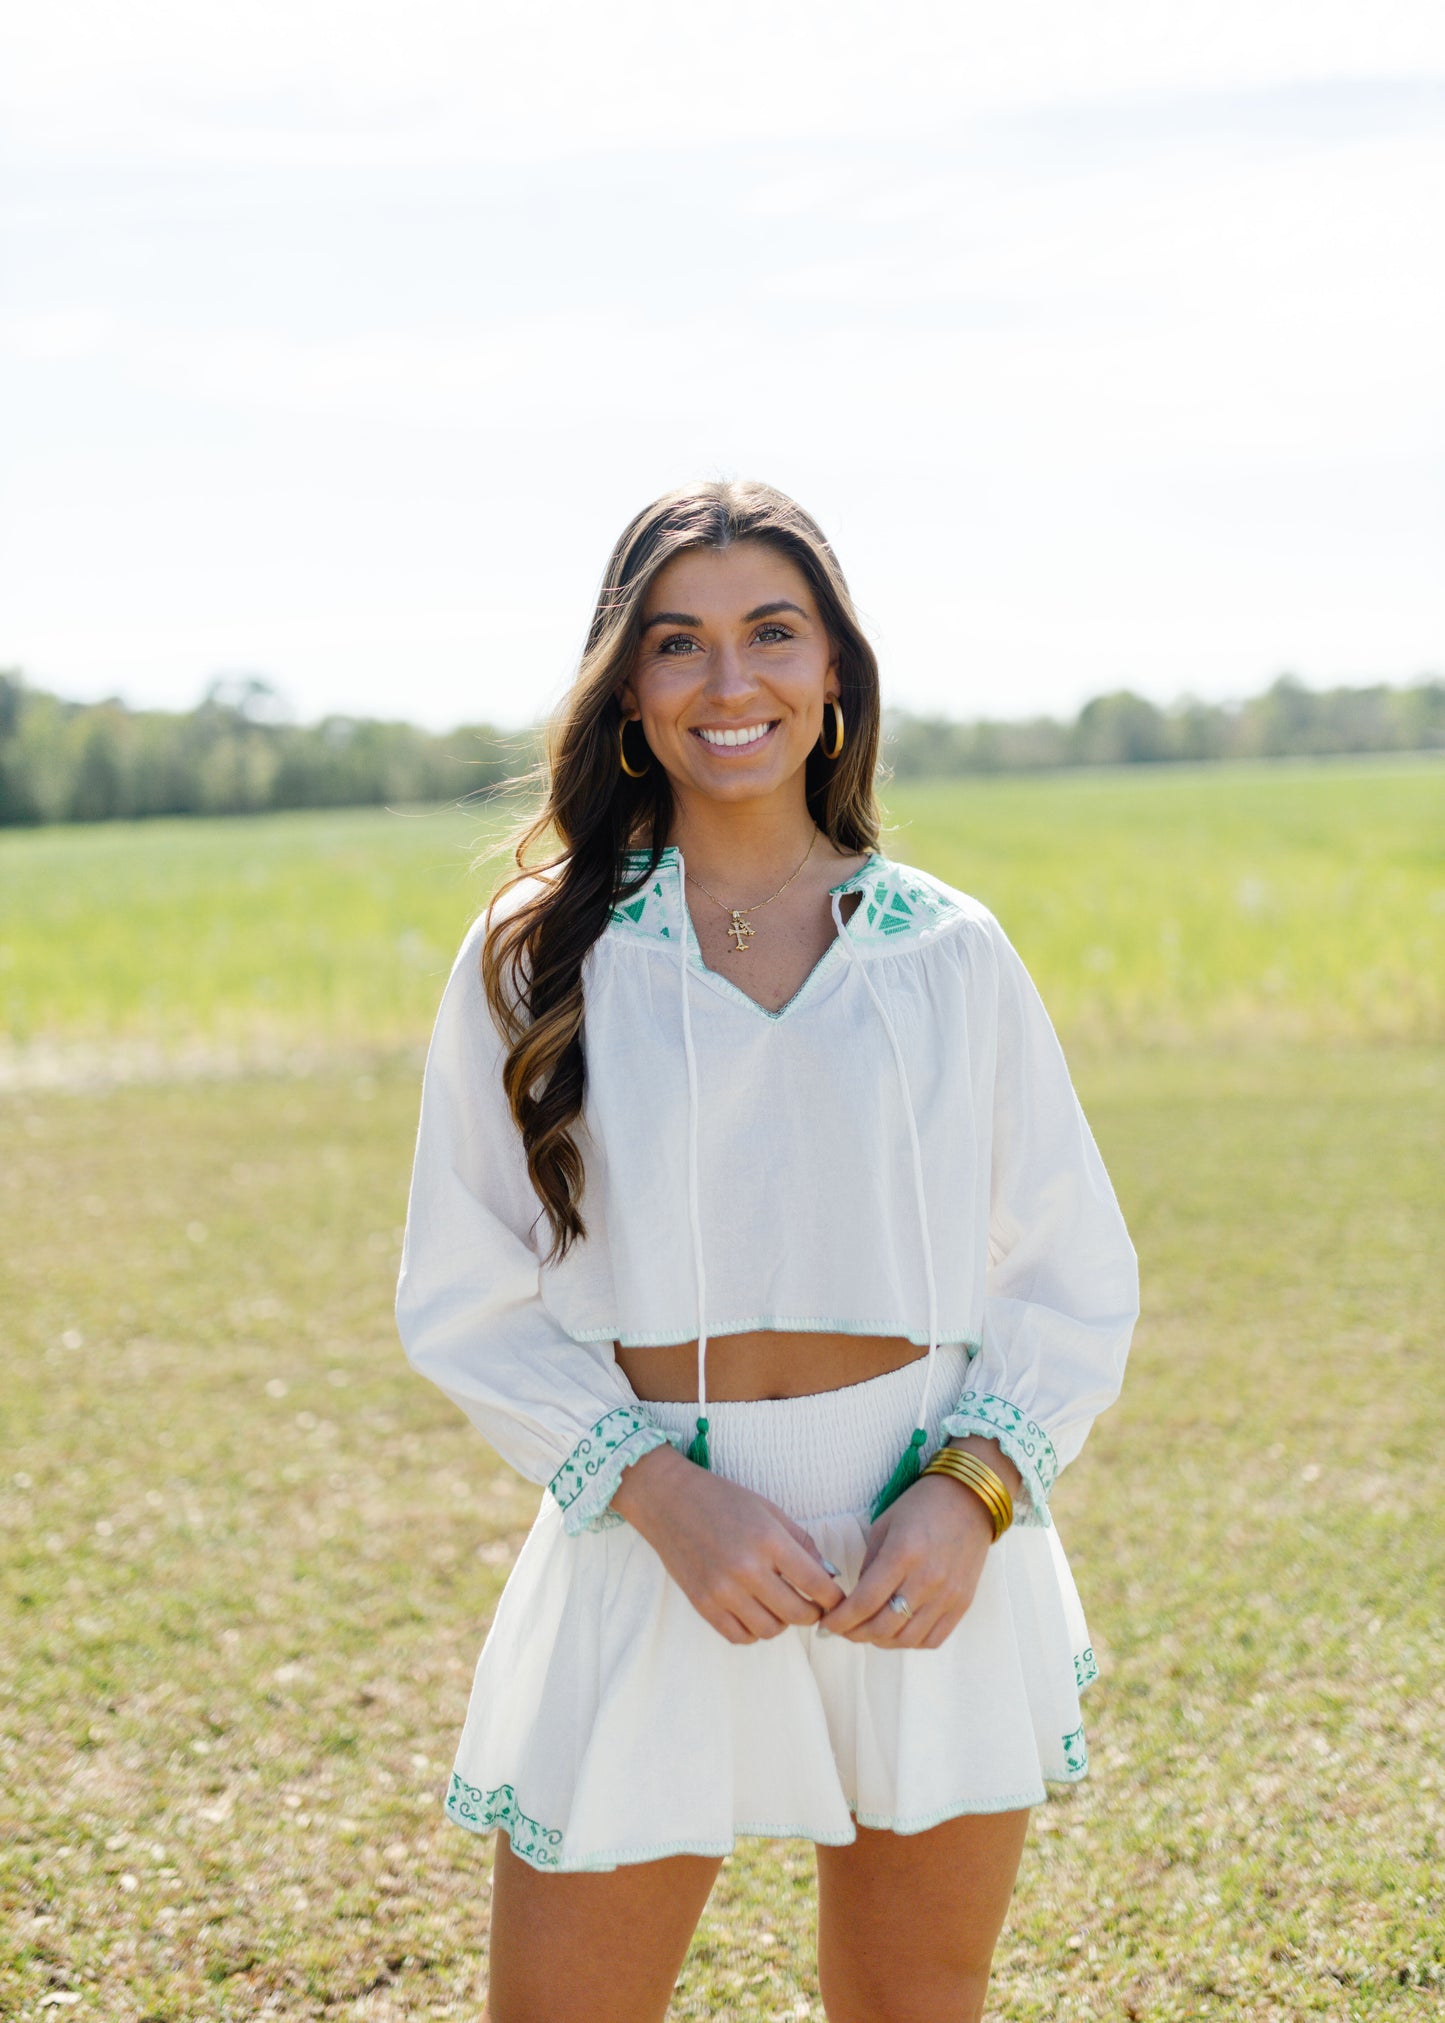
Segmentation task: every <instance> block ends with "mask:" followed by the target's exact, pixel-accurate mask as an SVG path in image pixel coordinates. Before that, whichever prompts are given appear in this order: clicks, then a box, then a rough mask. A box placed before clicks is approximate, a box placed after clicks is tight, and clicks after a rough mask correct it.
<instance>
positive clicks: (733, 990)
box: [657, 843, 883, 1025]
mask: <svg viewBox="0 0 1445 2023" xmlns="http://www.w3.org/2000/svg"><path fill="white" fill-rule="evenodd" d="M677 860H678V850H677V845H676V844H675V843H669V844H668V845H667V846H666V848H665V849H664V850H663V852H662V854H661V856H660V857H659V858H658V860H657V861H658V865H659V867H660V866H662V865H664V864H666V865H669V866H670V867H672V868H673V869H674V870H675V869H676V866H677ZM882 862H883V853H882V851H881V850H873V851H870V852H869V854H868V856H867V857H866V858H865V859H864V860H863V862H862V863H861V864H860V865H859V866H858V869H857V870H856V871H855V872H854V873H853V874H852V876H851V877H849V878H844V879H843V880H842V881H841V882H840V883H839V884H837V885H830V886H829V887H828V896H829V897H830V898H831V897H832V895H833V894H834V893H835V892H852V891H854V890H857V889H860V888H861V886H862V883H863V881H864V880H865V879H866V878H867V877H868V876H869V874H870V873H871V872H873V871H874V870H876V869H877V867H878V865H880V864H881V863H882ZM677 895H678V904H679V906H680V907H681V908H682V919H683V930H684V932H685V934H686V936H687V953H688V960H689V962H690V963H691V964H692V967H693V969H694V971H695V973H696V974H697V975H699V976H701V977H702V978H703V980H704V981H705V982H707V983H709V984H711V985H712V986H713V988H714V989H715V990H717V991H719V992H720V993H721V994H722V995H723V996H724V997H730V998H735V999H736V1000H737V1001H738V1003H739V1004H744V1005H746V1006H747V1008H748V1010H749V1011H751V1012H754V1013H756V1015H757V1016H758V1017H759V1018H760V1019H766V1020H767V1021H768V1023H769V1025H776V1024H777V1023H778V1022H779V1020H780V1019H784V1018H786V1017H787V1016H788V1014H789V1013H790V1012H791V1011H792V1010H793V1009H794V1007H795V1006H797V1005H798V1004H800V1003H801V1002H802V1001H803V999H804V998H806V997H809V996H811V995H812V992H813V989H814V987H815V985H816V984H817V983H818V982H819V981H820V979H821V978H822V977H823V976H825V975H826V974H827V973H828V972H829V971H830V970H831V969H832V968H833V967H834V966H835V965H836V963H837V962H838V960H839V958H840V957H841V956H842V954H843V951H842V950H841V949H840V947H839V946H838V944H839V942H840V940H841V939H842V936H841V935H839V934H836V933H835V934H834V936H833V938H832V940H831V941H830V942H829V943H828V946H827V947H826V948H825V949H824V950H823V953H822V954H821V955H820V956H819V957H818V960H817V961H816V962H815V963H814V964H813V967H812V968H811V969H810V970H809V971H808V974H807V975H806V976H805V977H804V978H803V981H802V982H801V983H800V984H799V985H798V988H797V989H796V990H795V991H794V992H793V995H792V996H791V997H790V998H789V999H788V1000H787V1002H786V1003H785V1004H781V1005H779V1006H778V1009H777V1010H776V1011H769V1010H768V1008H767V1006H766V1005H762V1004H759V1003H758V1001H757V999H756V998H755V997H749V995H748V993H747V992H746V991H745V990H743V989H742V988H741V987H740V986H739V985H737V984H735V983H734V982H733V981H732V979H731V978H730V977H726V976H724V975H723V973H722V971H721V970H717V969H713V968H712V967H711V965H710V964H709V963H707V962H705V961H704V959H703V953H702V943H701V942H700V941H699V940H698V937H697V929H696V928H695V927H694V926H693V924H692V913H691V911H690V909H689V907H688V903H687V892H686V889H685V888H684V886H683V883H682V881H681V879H679V880H678V885H677ZM863 905H864V902H863V900H862V899H861V898H860V900H859V902H858V904H857V905H856V906H855V907H854V908H853V911H852V912H851V913H850V914H848V915H847V917H846V918H845V919H844V922H843V933H844V934H847V935H850V936H851V934H852V931H853V922H854V921H855V920H856V919H857V918H858V915H859V914H860V913H861V912H862V911H863Z"/></svg>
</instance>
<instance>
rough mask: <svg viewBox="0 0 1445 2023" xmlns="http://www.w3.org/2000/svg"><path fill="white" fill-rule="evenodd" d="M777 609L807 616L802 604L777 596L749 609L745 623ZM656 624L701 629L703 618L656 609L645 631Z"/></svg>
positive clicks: (753, 623)
mask: <svg viewBox="0 0 1445 2023" xmlns="http://www.w3.org/2000/svg"><path fill="white" fill-rule="evenodd" d="M775 611H796V612H797V614H798V616H799V618H806V617H807V616H808V614H807V612H806V611H805V610H804V609H803V607H802V605H801V604H793V603H791V602H790V601H789V599H788V598H786V597H779V598H776V599H775V600H774V601H773V602H772V603H771V604H760V605H759V606H758V607H757V609H756V610H755V611H749V612H748V613H747V614H746V615H745V616H744V618H743V623H744V625H755V624H756V623H757V621H758V620H759V619H760V618H771V617H772V615H773V613H774V612H775ZM654 625H691V626H693V627H694V628H695V629H701V626H702V620H701V619H700V618H694V617H693V615H692V613H691V612H690V611H655V612H654V613H653V615H652V617H651V618H646V619H644V620H643V623H642V629H643V631H644V632H651V630H652V628H653V626H654Z"/></svg>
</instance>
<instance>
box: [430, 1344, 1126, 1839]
mask: <svg viewBox="0 0 1445 2023" xmlns="http://www.w3.org/2000/svg"><path fill="white" fill-rule="evenodd" d="M967 1367H968V1353H967V1350H966V1349H965V1348H964V1347H963V1346H962V1345H961V1344H958V1345H955V1344H945V1345H943V1347H941V1348H940V1350H939V1367H938V1370H937V1375H936V1378H935V1382H934V1386H933V1393H934V1396H933V1403H932V1408H931V1411H930V1415H929V1416H930V1421H931V1427H930V1430H931V1432H932V1435H933V1437H932V1439H931V1440H930V1443H929V1447H928V1448H927V1449H926V1450H925V1452H931V1451H932V1447H933V1445H934V1444H936V1441H937V1438H938V1433H937V1430H936V1429H937V1428H938V1427H939V1425H940V1424H941V1422H942V1419H943V1417H944V1416H945V1414H946V1413H947V1412H948V1410H949V1409H950V1406H951V1404H952V1402H953V1400H954V1399H956V1398H957V1396H958V1394H959V1392H960V1391H961V1390H963V1389H964V1388H966V1381H967ZM919 1382H920V1369H919V1365H918V1364H917V1363H912V1364H908V1365H905V1367H904V1368H903V1369H901V1370H896V1371H893V1372H891V1373H890V1374H888V1375H886V1376H883V1377H876V1378H874V1379H872V1380H871V1381H870V1382H868V1383H865V1384H855V1385H850V1386H848V1387H847V1388H846V1389H843V1390H838V1391H826V1392H822V1393H819V1394H816V1395H810V1396H807V1397H802V1398H783V1399H764V1400H759V1401H757V1402H749V1403H745V1404H729V1403H722V1404H714V1403H710V1404H709V1406H708V1420H709V1434H708V1440H709V1446H710V1449H711V1454H712V1466H713V1471H714V1473H716V1474H719V1475H723V1476H727V1477H728V1478H730V1479H731V1480H733V1481H735V1482H740V1483H742V1484H743V1485H744V1486H745V1487H747V1488H750V1489H753V1490H756V1491H757V1492H758V1493H759V1494H761V1495H763V1496H766V1497H768V1498H769V1499H770V1500H771V1501H772V1502H774V1503H776V1504H778V1505H779V1506H780V1507H781V1508H782V1509H784V1510H786V1511H787V1512H788V1514H789V1515H790V1516H791V1517H794V1518H795V1519H796V1520H797V1521H798V1522H799V1523H801V1524H802V1525H803V1526H804V1527H805V1528H806V1530H807V1531H808V1532H809V1534H810V1535H811V1537H812V1538H813V1540H814V1542H815V1543H816V1545H817V1547H818V1550H819V1552H820V1553H821V1554H822V1555H823V1557H824V1558H826V1559H829V1560H831V1561H832V1563H833V1564H834V1565H835V1566H836V1567H838V1568H840V1569H841V1573H842V1585H843V1586H844V1587H845V1588H851V1587H852V1586H853V1584H854V1583H855V1582H856V1581H857V1579H858V1576H859V1573H860V1571H861V1569H862V1562H863V1556H864V1551H865V1547H866V1541H867V1527H868V1515H867V1513H868V1508H869V1506H870V1504H871V1503H872V1501H873V1499H874V1497H876V1496H877V1494H878V1492H879V1490H880V1489H881V1488H882V1486H883V1484H884V1482H886V1481H887V1479H888V1477H889V1476H890V1475H891V1473H892V1471H893V1468H894V1465H895V1463H896V1462H897V1460H898V1457H899V1454H900V1453H901V1452H902V1450H903V1447H904V1445H905V1443H906V1442H907V1439H908V1435H909V1432H910V1430H911V1428H912V1426H913V1424H914V1415H915V1412H916V1408H917V1403H918V1392H919ZM645 1409H646V1411H647V1412H648V1413H650V1414H651V1416H652V1417H653V1418H654V1419H656V1420H657V1421H658V1422H659V1423H660V1424H661V1425H662V1426H663V1428H664V1430H665V1431H666V1432H667V1433H668V1434H669V1436H670V1437H672V1438H673V1439H674V1440H675V1441H676V1443H677V1444H679V1445H682V1446H685V1445H686V1443H687V1441H688V1440H689V1439H690V1438H691V1435H692V1431H693V1424H694V1411H695V1408H694V1407H692V1406H690V1405H660V1404H656V1403H649V1404H648V1405H647V1406H646V1407H645ZM1095 1676H1096V1668H1095V1665H1094V1659H1093V1652H1092V1650H1091V1648H1090V1643H1089V1635H1088V1630H1087V1628H1086V1625H1085V1621H1084V1613H1083V1609H1082V1608H1081V1606H1080V1603H1079V1597H1078V1593H1077V1590H1076V1589H1075V1586H1074V1580H1073V1576H1072V1574H1071V1573H1070V1571H1069V1564H1068V1561H1067V1559H1066V1558H1065V1556H1064V1551H1063V1547H1062V1546H1061V1545H1060V1543H1059V1539H1058V1533H1057V1531H1056V1529H1055V1528H1054V1527H1053V1526H1052V1525H1049V1526H1038V1525H1021V1524H1015V1525H1014V1526H1013V1527H1012V1528H1011V1529H1010V1530H1009V1531H1007V1532H1006V1533H1005V1534H1004V1536H1003V1537H1002V1538H1001V1539H1000V1540H999V1541H998V1543H997V1544H996V1545H993V1546H991V1547H990V1549H989V1553H988V1557H987V1559H986V1560H985V1562H984V1569H983V1574H982V1577H981V1579H980V1581H979V1585H978V1590H977V1592H976V1594H975V1596H974V1599H973V1602H972V1604H971V1606H970V1607H969V1609H968V1611H967V1613H966V1614H965V1615H964V1617H963V1619H962V1621H961V1622H960V1623H959V1625H958V1627H957V1628H956V1629H955V1630H954V1631H953V1633H952V1635H951V1636H950V1637H949V1638H948V1639H947V1641H946V1642H945V1643H944V1644H942V1645H941V1646H940V1647H939V1648H938V1649H937V1650H932V1651H925V1650H901V1651H890V1650H885V1649H881V1648H879V1647H877V1646H874V1645H871V1644H857V1643H854V1642H852V1641H851V1640H850V1639H848V1638H846V1637H834V1636H820V1635H819V1634H818V1632H817V1631H816V1630H815V1629H813V1628H811V1627H809V1628H800V1627H797V1626H794V1625H789V1626H788V1627H787V1628H785V1629H784V1630H782V1631H781V1632H780V1633H779V1634H778V1635H777V1636H775V1637H772V1638H769V1639H765V1640H763V1641H760V1642H758V1643H753V1644H731V1643H729V1642H728V1640H727V1639H726V1638H725V1637H723V1636H721V1635H720V1634H719V1633H718V1632H717V1631H716V1630H714V1629H713V1628H712V1627H711V1625H710V1624H709V1623H707V1622H706V1621H705V1620H704V1619H703V1617H702V1616H700V1615H699V1614H698V1612H697V1610H696V1609H694V1607H693V1606H692V1603H691V1602H690V1601H689V1600H688V1598H687V1596H686V1595H685V1594H684V1593H683V1591H682V1590H681V1588H679V1587H678V1586H677V1584H676V1583H675V1582H674V1581H673V1580H672V1578H671V1577H670V1575H669V1574H668V1573H667V1572H666V1570H665V1569H664V1567H663V1564H662V1561H661V1560H660V1559H659V1558H658V1555H657V1553H656V1552H655V1551H654V1550H653V1548H652V1547H651V1546H650V1545H649V1544H648V1543H647V1541H646V1540H645V1539H644V1538H642V1537H641V1536H640V1534H639V1533H638V1532H636V1531H634V1530H633V1528H632V1526H631V1525H629V1524H617V1525H615V1526H610V1527H608V1528H606V1529H603V1530H599V1531H591V1532H582V1533H580V1534H578V1535H576V1536H574V1537H569V1536H568V1535H567V1533H566V1532H565V1531H564V1530H563V1527H562V1517H561V1513H560V1511H559V1510H558V1508H557V1505H556V1503H555V1501H554V1499H553V1498H552V1497H550V1496H544V1497H543V1499H542V1505H541V1509H540V1511H539V1513H538V1516H537V1519H536V1522H535V1523H534V1524H533V1526H532V1529H531V1531H530V1532H529V1533H528V1535H527V1539H526V1541H525V1543H524V1545H523V1547H522V1550H521V1552H520V1554H519V1555H518V1558H517V1563H516V1566H515V1567H514V1568H513V1570H512V1574H511V1577H510V1579H509V1580H508V1582H507V1585H506V1587H505V1589H504V1590H503V1593H502V1597H501V1601H500V1603H499V1604H498V1608H497V1613H496V1617H495V1620H494V1621H493V1624H492V1628H491V1632H490V1634H489V1635H488V1637H487V1640H486V1643H485V1645H484V1647H483V1649H482V1654H481V1658H480V1660H479V1662H478V1665H477V1670H476V1677H475V1681H474V1684H473V1687H472V1695H471V1701H470V1705H469V1707H468V1710H467V1717H466V1722H465V1726H464V1728H463V1731H462V1736H461V1741H460V1744H459V1746H458V1750H457V1756H456V1763H455V1768H454V1770H453V1774H452V1780H451V1785H450V1788H449V1791H448V1794H447V1799H446V1810H447V1812H448V1814H449V1816H450V1817H451V1818H452V1819H454V1820H455V1821H456V1822H457V1824H458V1825H460V1826H464V1827H467V1828H469V1829H470V1830H471V1831H472V1832H475V1833H488V1832H490V1831H492V1830H493V1829H494V1828H501V1829H503V1830H504V1831H505V1832H506V1833H507V1834H508V1836H509V1837H510V1839H511V1843H512V1847H513V1850H514V1852H515V1853H517V1854H518V1855H520V1856H521V1857H522V1859H523V1860H524V1861H527V1862H529V1863H530V1864H531V1865H532V1866H533V1867H534V1868H538V1869H548V1870H561V1871H567V1870H578V1869H611V1868H616V1867H618V1866H620V1865H623V1864H625V1863H629V1862H639V1861H652V1860H655V1859H657V1858H659V1857H661V1856H664V1855H673V1854H708V1855H722V1854H727V1853H729V1852H730V1851H731V1849H732V1847H733V1845H734V1841H735V1839H736V1836H737V1835H739V1834H763V1835H767V1836H769V1837H774V1836H776V1837H798V1838H801V1839H805V1840H813V1841H821V1842H823V1843H825V1844H827V1845H832V1846H838V1845H842V1844H844V1843H846V1842H848V1841H851V1840H853V1839H855V1838H856V1829H857V1827H858V1826H869V1827H887V1828H891V1829H892V1830H893V1831H894V1832H896V1833H918V1832H921V1831H922V1830H923V1829H924V1828H926V1827H930V1826H936V1825H937V1824H938V1823H939V1822H940V1821H942V1820H945V1819H950V1818H953V1817H954V1816H956V1815H957V1814H960V1813H969V1812H1006V1811H1011V1810H1014V1809H1015V1808H1019V1807H1024V1806H1031V1805H1036V1804H1039V1803H1040V1802H1041V1801H1042V1800H1043V1799H1044V1798H1045V1797H1046V1796H1047V1793H1046V1791H1045V1788H1044V1787H1045V1784H1046V1782H1066V1783H1073V1782H1077V1780H1078V1779H1079V1778H1081V1777H1082V1776H1084V1774H1085V1772H1086V1769H1087V1764H1088V1756H1087V1751H1086V1748H1085V1744H1084V1730H1083V1724H1082V1721H1081V1719H1080V1712H1079V1694H1080V1692H1081V1691H1082V1689H1083V1688H1084V1687H1085V1686H1086V1685H1087V1684H1088V1683H1089V1681H1090V1679H1092V1678H1093V1677H1095Z"/></svg>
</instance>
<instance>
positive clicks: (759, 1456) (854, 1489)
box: [641, 1342, 969, 1520]
mask: <svg viewBox="0 0 1445 2023" xmlns="http://www.w3.org/2000/svg"><path fill="white" fill-rule="evenodd" d="M968 1364H969V1352H968V1347H967V1345H966V1344H965V1343H962V1342H941V1343H940V1344H939V1347H938V1367H937V1371H936V1375H935V1381H934V1385H933V1395H932V1397H931V1399H930V1400H929V1408H928V1435H929V1446H928V1449H926V1450H925V1452H928V1451H931V1449H932V1448H933V1447H935V1446H937V1444H938V1441H939V1438H940V1431H941V1428H942V1424H943V1421H944V1419H945V1418H946V1417H947V1416H948V1414H949V1413H950V1412H951V1411H952V1410H953V1408H954V1406H955V1405H956V1403H957V1401H958V1396H959V1393H960V1392H961V1391H963V1390H965V1389H966V1388H967V1382H968V1376H967V1372H968ZM921 1377H922V1358H918V1359H917V1360H915V1361H913V1362H911V1363H904V1364H903V1365H902V1367H901V1368H899V1369H896V1370H889V1371H886V1372H885V1373H884V1375H883V1376H881V1377H870V1378H869V1379H868V1380H867V1381H866V1383H862V1384H846V1385H844V1386H842V1388H840V1389H839V1390H836V1391H810V1392H808V1393H806V1394H805V1395H804V1396H803V1397H801V1398H749V1399H746V1400H730V1399H728V1400H722V1401H719V1400H717V1399H712V1398H710V1399H709V1400H708V1406H707V1420H708V1436H707V1437H708V1448H709V1452H710V1456H711V1467H712V1472H713V1474H714V1475H723V1476H726V1477H727V1479H728V1480H729V1481H730V1482H737V1483H740V1484H741V1485H742V1487H743V1488H745V1489H751V1490H754V1491H755V1492H756V1493H757V1494H758V1495H759V1496H766V1497H767V1498H768V1500H769V1502H770V1503H776V1504H777V1505H778V1506H779V1508H780V1509H782V1510H786V1511H787V1513H788V1515H789V1516H790V1517H793V1518H796V1519H799V1520H802V1519H804V1518H808V1517H825V1516H833V1515H836V1514H839V1513H842V1512H845V1511H846V1512H864V1513H866V1511H867V1509H868V1507H869V1506H870V1505H871V1503H872V1502H873V1499H874V1497H875V1496H877V1494H878V1492H879V1490H880V1489H882V1487H883V1485H884V1483H885V1482H886V1481H887V1480H888V1478H889V1476H890V1475H891V1474H892V1473H893V1470H894V1468H895V1466H896V1465H897V1462H898V1457H899V1455H900V1454H901V1453H902V1451H903V1449H904V1447H905V1445H906V1444H907V1441H908V1436H909V1434H910V1433H911V1432H912V1430H913V1427H914V1425H915V1423H916V1418H915V1415H916V1412H917V1407H918V1387H919V1382H920V1379H921ZM641 1410H642V1411H644V1412H646V1413H647V1415H648V1416H649V1417H650V1418H651V1419H653V1420H654V1421H655V1422H656V1423H657V1425H659V1426H660V1427H661V1428H662V1430H663V1432H664V1433H666V1434H667V1436H668V1438H669V1440H671V1441H672V1443H673V1444H674V1446H678V1447H683V1448H685V1447H686V1446H687V1444H688V1442H689V1441H690V1440H691V1438H692V1436H693V1433H694V1431H695V1430H696V1425H697V1406H696V1404H695V1403H692V1402H690V1401H689V1402H685V1403H684V1402H673V1401H659V1400H653V1399H650V1400H648V1401H647V1402H645V1403H644V1404H642V1406H641Z"/></svg>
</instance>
